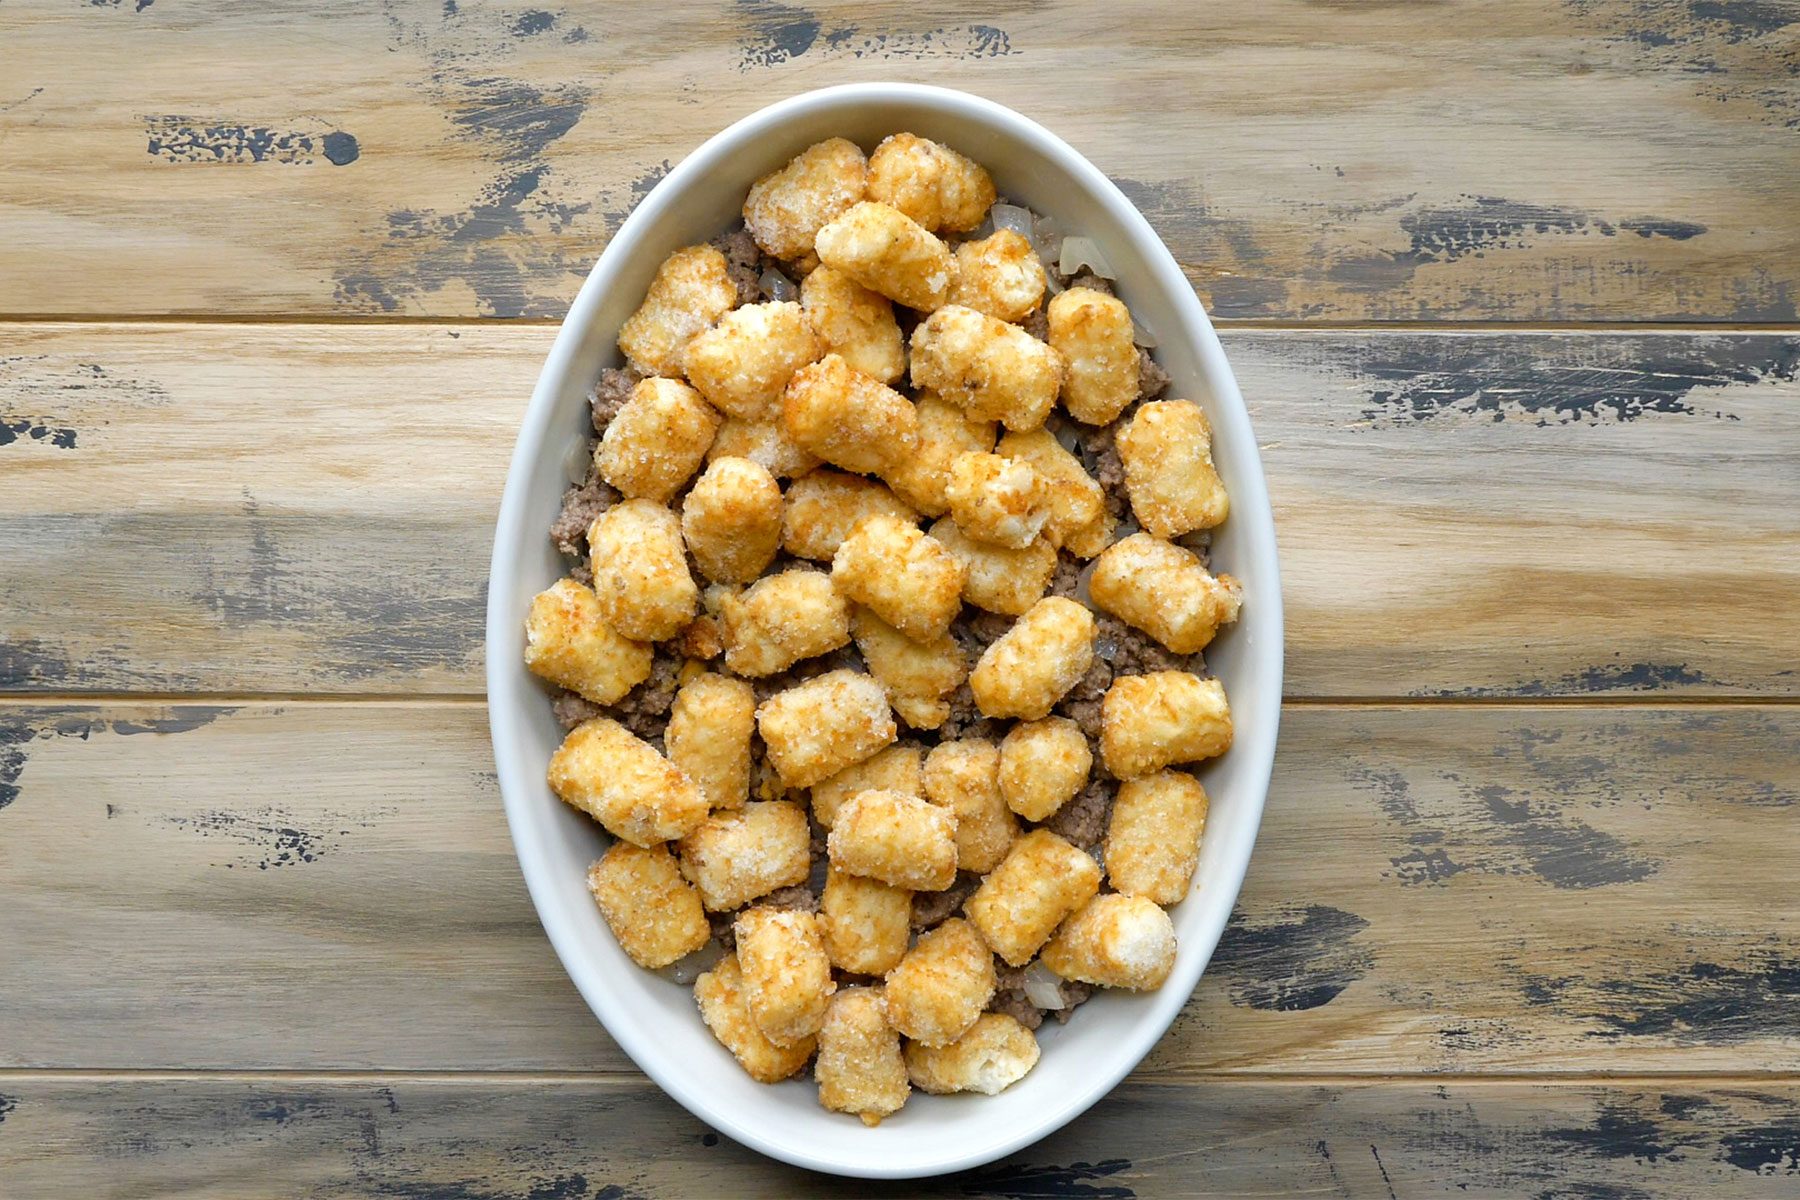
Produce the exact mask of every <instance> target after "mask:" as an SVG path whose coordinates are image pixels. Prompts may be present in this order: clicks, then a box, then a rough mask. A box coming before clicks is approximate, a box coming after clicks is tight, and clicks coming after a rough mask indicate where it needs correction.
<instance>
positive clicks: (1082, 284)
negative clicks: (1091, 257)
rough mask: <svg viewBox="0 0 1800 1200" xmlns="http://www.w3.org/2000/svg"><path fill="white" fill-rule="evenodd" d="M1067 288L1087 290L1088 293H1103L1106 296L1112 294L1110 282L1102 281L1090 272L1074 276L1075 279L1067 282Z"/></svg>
mask: <svg viewBox="0 0 1800 1200" xmlns="http://www.w3.org/2000/svg"><path fill="white" fill-rule="evenodd" d="M1069 286H1070V287H1072V288H1087V289H1088V290H1089V291H1094V292H1103V293H1105V294H1106V295H1108V296H1111V295H1113V294H1114V293H1113V285H1112V280H1110V279H1102V278H1101V277H1100V276H1098V275H1096V274H1094V273H1093V272H1092V271H1083V272H1082V273H1081V274H1079V275H1077V276H1075V278H1073V279H1071V280H1069Z"/></svg>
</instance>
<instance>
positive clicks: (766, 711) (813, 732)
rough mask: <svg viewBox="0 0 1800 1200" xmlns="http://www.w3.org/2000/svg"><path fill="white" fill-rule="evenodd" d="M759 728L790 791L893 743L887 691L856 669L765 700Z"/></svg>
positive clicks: (758, 717) (759, 709)
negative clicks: (790, 788)
mask: <svg viewBox="0 0 1800 1200" xmlns="http://www.w3.org/2000/svg"><path fill="white" fill-rule="evenodd" d="M756 728H757V731H758V732H760V733H761V734H762V739H763V741H764V742H765V743H766V744H767V745H768V749H769V761H770V762H772V763H773V764H774V765H775V770H776V772H777V773H778V774H779V775H780V776H781V781H782V782H783V783H785V784H787V786H789V787H796V788H802V787H811V786H812V785H813V784H815V783H818V782H819V781H820V780H822V779H829V778H831V777H832V776H833V775H836V774H837V773H838V772H839V771H842V770H843V769H844V768H845V767H848V766H850V765H851V764H852V763H859V762H862V761H863V760H864V759H866V758H868V757H870V756H871V755H873V754H874V753H875V752H876V751H877V750H879V749H881V748H882V747H883V746H885V745H887V744H888V743H889V742H892V741H893V740H894V738H895V737H896V736H897V734H898V732H899V730H898V728H897V727H896V726H895V724H894V713H893V710H892V709H890V708H889V707H888V702H887V693H885V692H883V691H882V690H881V685H880V684H879V683H877V682H876V681H875V680H874V678H872V677H871V676H868V675H864V674H861V673H860V672H857V671H849V670H843V671H828V672H826V673H825V674H823V675H820V676H817V677H815V678H813V679H808V680H807V681H806V682H804V683H800V684H796V685H795V686H793V687H791V688H788V689H787V690H786V691H783V692H777V693H776V694H775V695H773V696H770V697H769V698H768V699H767V700H764V701H763V702H762V704H761V705H759V706H758V707H757V710H756Z"/></svg>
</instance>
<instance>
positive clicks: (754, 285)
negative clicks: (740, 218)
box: [712, 227, 763, 304]
mask: <svg viewBox="0 0 1800 1200" xmlns="http://www.w3.org/2000/svg"><path fill="white" fill-rule="evenodd" d="M712 244H713V245H714V246H716V247H718V249H719V253H721V254H723V255H724V256H725V273H726V274H727V275H728V276H730V278H731V282H732V286H734V287H736V288H737V291H738V303H739V304H755V303H756V302H757V301H758V300H761V299H762V298H763V291H762V272H763V261H762V251H761V250H758V249H757V248H756V241H755V239H754V238H752V237H751V236H750V231H749V230H748V229H744V228H741V227H740V228H737V229H734V230H732V231H731V232H730V233H722V234H720V235H719V236H718V237H716V238H714V239H713V240H712Z"/></svg>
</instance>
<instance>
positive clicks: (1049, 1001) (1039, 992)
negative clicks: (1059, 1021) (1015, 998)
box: [1024, 961, 1069, 1011]
mask: <svg viewBox="0 0 1800 1200" xmlns="http://www.w3.org/2000/svg"><path fill="white" fill-rule="evenodd" d="M1062 982H1063V980H1062V976H1061V975H1058V974H1057V973H1056V972H1055V971H1052V970H1051V969H1050V968H1049V967H1046V966H1045V965H1044V964H1043V963H1042V962H1041V961H1034V962H1033V963H1032V964H1031V965H1030V966H1029V967H1026V968H1025V979H1024V985H1025V998H1026V999H1027V1000H1029V1001H1031V1002H1032V1003H1033V1004H1035V1005H1037V1006H1038V1007H1039V1008H1047V1009H1051V1010H1053V1011H1054V1010H1056V1009H1059V1008H1067V1007H1068V1006H1069V1002H1068V1001H1067V1000H1064V999H1063V993H1062Z"/></svg>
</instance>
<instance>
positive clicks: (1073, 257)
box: [1056, 237, 1118, 279]
mask: <svg viewBox="0 0 1800 1200" xmlns="http://www.w3.org/2000/svg"><path fill="white" fill-rule="evenodd" d="M1056 265H1057V269H1058V270H1060V271H1061V272H1062V273H1063V274H1064V275H1074V274H1076V273H1077V272H1078V271H1080V270H1081V268H1083V267H1086V268H1087V269H1088V270H1090V271H1092V272H1093V273H1094V274H1096V275H1098V276H1099V277H1100V278H1102V279H1117V278H1118V276H1117V275H1115V274H1113V269H1112V264H1111V263H1109V262H1107V261H1106V255H1104V254H1102V253H1100V246H1099V244H1098V243H1096V242H1095V241H1094V239H1093V238H1084V237H1066V238H1064V239H1063V240H1062V250H1061V252H1060V253H1059V254H1058V255H1057V264H1056Z"/></svg>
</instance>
